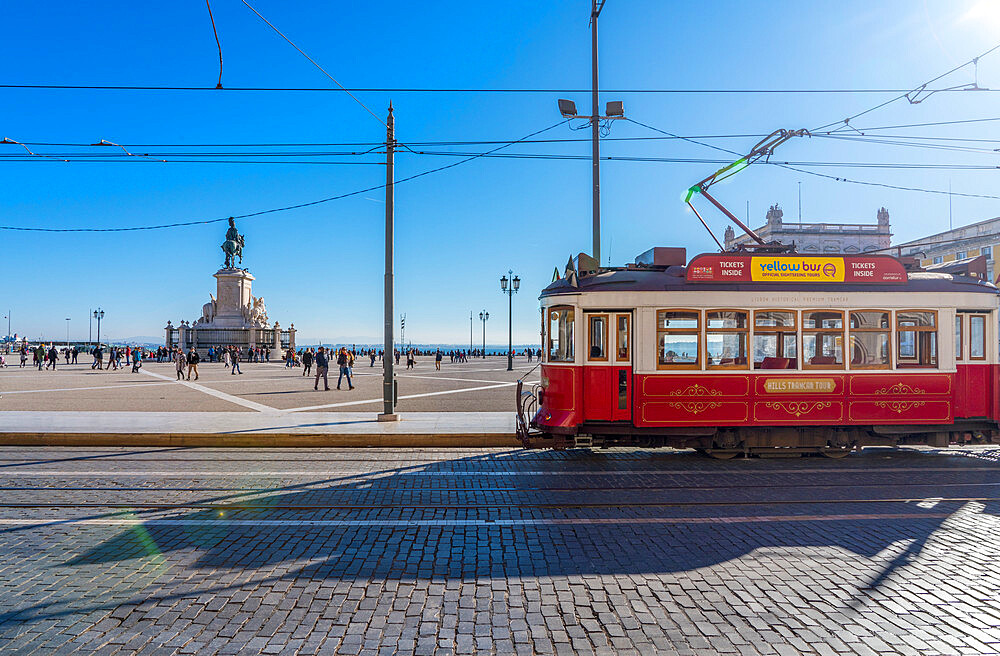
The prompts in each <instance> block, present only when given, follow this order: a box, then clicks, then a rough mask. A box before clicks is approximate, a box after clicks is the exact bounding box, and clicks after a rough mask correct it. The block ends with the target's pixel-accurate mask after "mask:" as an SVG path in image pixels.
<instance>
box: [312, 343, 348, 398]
mask: <svg viewBox="0 0 1000 656" xmlns="http://www.w3.org/2000/svg"><path fill="white" fill-rule="evenodd" d="M329 373H330V361H329V360H328V359H327V357H326V349H325V348H323V347H322V346H320V347H319V350H318V351H316V382H315V383H313V389H314V390H316V391H319V378H320V376H322V377H323V389H324V390H325V391H327V392H329V391H330V381H329V379H328V378H327V376H328V374H329ZM348 381H350V379H349V378H348Z"/></svg>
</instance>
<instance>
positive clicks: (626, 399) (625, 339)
mask: <svg viewBox="0 0 1000 656" xmlns="http://www.w3.org/2000/svg"><path fill="white" fill-rule="evenodd" d="M586 321H587V362H586V366H585V367H584V368H583V395H584V404H583V405H584V418H585V419H587V420H591V421H622V420H624V421H627V420H629V419H631V418H632V410H631V407H632V314H631V313H629V312H610V311H605V312H593V313H591V312H588V313H587V314H586Z"/></svg>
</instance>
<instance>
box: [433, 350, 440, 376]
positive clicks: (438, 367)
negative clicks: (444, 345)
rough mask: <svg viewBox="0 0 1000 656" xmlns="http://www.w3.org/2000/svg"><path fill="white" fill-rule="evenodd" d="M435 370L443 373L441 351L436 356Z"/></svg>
mask: <svg viewBox="0 0 1000 656" xmlns="http://www.w3.org/2000/svg"><path fill="white" fill-rule="evenodd" d="M434 368H435V369H437V370H438V371H441V349H438V350H437V353H435V354H434Z"/></svg>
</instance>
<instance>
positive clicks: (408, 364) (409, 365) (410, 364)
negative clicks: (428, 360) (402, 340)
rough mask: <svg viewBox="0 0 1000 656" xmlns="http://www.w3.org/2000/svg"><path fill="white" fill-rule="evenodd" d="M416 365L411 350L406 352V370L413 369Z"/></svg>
mask: <svg viewBox="0 0 1000 656" xmlns="http://www.w3.org/2000/svg"><path fill="white" fill-rule="evenodd" d="M416 364H417V359H416V357H414V355H413V349H410V350H409V351H407V352H406V368H407V369H413V367H414V366H415V365H416Z"/></svg>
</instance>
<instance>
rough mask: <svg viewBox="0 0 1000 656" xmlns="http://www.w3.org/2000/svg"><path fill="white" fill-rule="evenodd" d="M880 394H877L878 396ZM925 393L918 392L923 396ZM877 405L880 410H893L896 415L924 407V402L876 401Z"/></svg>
mask: <svg viewBox="0 0 1000 656" xmlns="http://www.w3.org/2000/svg"><path fill="white" fill-rule="evenodd" d="M877 393H878V392H876V394H877ZM922 393H923V392H918V394H922ZM875 405H876V406H877V407H879V408H886V409H888V410H892V411H893V412H895V413H896V414H900V415H901V414H903V413H904V412H906V411H907V410H909V409H910V408H919V407H920V406H922V405H924V401H876V402H875Z"/></svg>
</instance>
